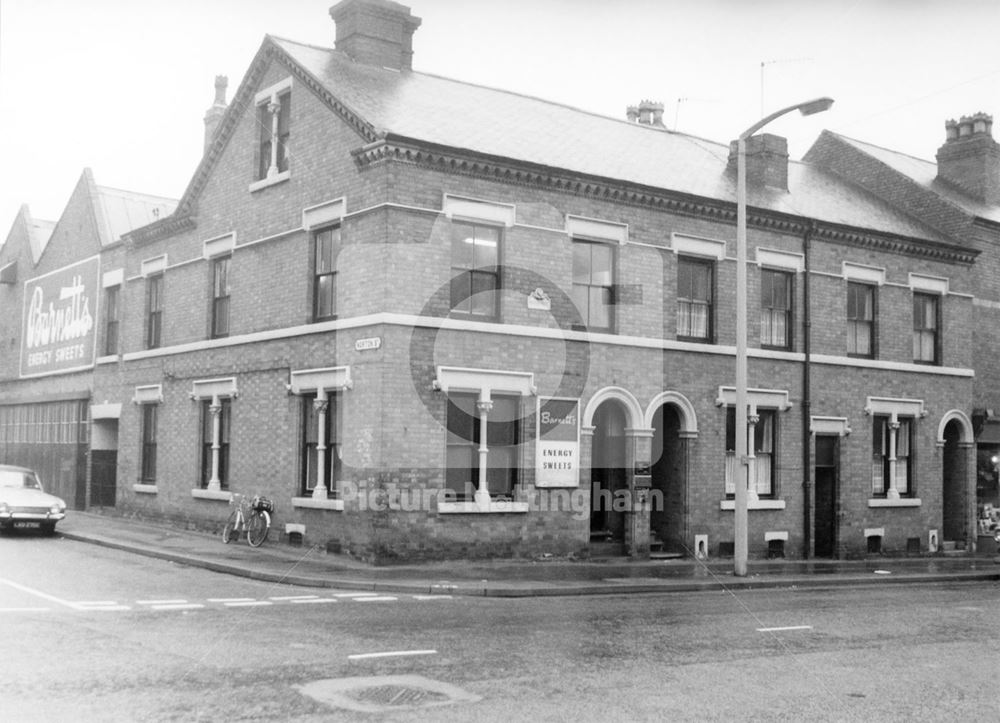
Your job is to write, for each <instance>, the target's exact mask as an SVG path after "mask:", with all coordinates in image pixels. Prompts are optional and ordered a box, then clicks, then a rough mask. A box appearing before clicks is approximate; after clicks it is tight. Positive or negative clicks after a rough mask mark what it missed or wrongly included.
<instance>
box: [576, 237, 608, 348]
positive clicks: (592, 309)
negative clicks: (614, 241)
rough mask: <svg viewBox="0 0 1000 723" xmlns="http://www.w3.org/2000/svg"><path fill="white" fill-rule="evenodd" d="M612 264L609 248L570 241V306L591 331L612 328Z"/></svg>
mask: <svg viewBox="0 0 1000 723" xmlns="http://www.w3.org/2000/svg"><path fill="white" fill-rule="evenodd" d="M614 264H615V252H614V248H613V247H612V246H610V245H608V244H606V243H598V242H594V241H580V240H578V239H573V302H574V303H575V304H576V308H577V309H578V310H579V312H580V316H581V318H582V319H583V324H584V326H586V327H587V328H588V329H590V330H593V331H611V330H612V329H613V327H614V313H613V309H614V306H613V304H614V283H615V265H614Z"/></svg>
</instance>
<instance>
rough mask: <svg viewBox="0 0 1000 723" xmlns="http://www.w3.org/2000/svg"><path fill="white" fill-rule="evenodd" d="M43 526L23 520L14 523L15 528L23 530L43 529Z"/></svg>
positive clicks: (39, 523)
mask: <svg viewBox="0 0 1000 723" xmlns="http://www.w3.org/2000/svg"><path fill="white" fill-rule="evenodd" d="M41 526H42V523H41V522H34V521H27V522H25V521H23V520H22V521H21V522H15V523H14V527H15V528H17V529H22V530H23V529H36V528H38V527H41Z"/></svg>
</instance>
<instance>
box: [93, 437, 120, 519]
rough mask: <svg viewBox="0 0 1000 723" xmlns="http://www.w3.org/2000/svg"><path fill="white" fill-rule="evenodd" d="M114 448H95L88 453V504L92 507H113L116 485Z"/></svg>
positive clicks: (116, 466) (115, 452)
mask: <svg viewBox="0 0 1000 723" xmlns="http://www.w3.org/2000/svg"><path fill="white" fill-rule="evenodd" d="M117 469H118V452H117V451H116V450H113V449H112V450H105V449H95V450H93V451H92V452H91V453H90V504H91V506H93V507H114V506H115V492H116V487H117V481H116V470H117Z"/></svg>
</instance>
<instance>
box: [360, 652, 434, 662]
mask: <svg viewBox="0 0 1000 723" xmlns="http://www.w3.org/2000/svg"><path fill="white" fill-rule="evenodd" d="M404 655H437V651H436V650H393V651H390V652H387V653H358V654H357V655H348V656H347V659H348V660H367V659H369V658H393V657H400V656H404Z"/></svg>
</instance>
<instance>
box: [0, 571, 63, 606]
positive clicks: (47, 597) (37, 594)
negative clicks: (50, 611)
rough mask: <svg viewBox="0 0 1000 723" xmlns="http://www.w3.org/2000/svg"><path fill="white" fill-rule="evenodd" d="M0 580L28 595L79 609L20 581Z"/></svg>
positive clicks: (0, 578)
mask: <svg viewBox="0 0 1000 723" xmlns="http://www.w3.org/2000/svg"><path fill="white" fill-rule="evenodd" d="M0 582H2V583H4V584H5V585H10V586H11V587H12V588H14V589H15V590H20V591H21V592H26V593H28V594H29V595H34V596H35V597H40V598H42V600H48V601H49V602H54V603H56V604H57V605H62V606H64V607H68V608H70V609H72V610H79V608H78V607H77V606H76V603H71V602H69V601H68V600H63V599H61V598H57V597H56V596H55V595H49V594H48V593H44V592H42V591H41V590H35V589H34V588H30V587H28V586H27V585H21V584H20V583H16V582H14V581H13V580H5V579H4V578H2V577H0Z"/></svg>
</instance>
